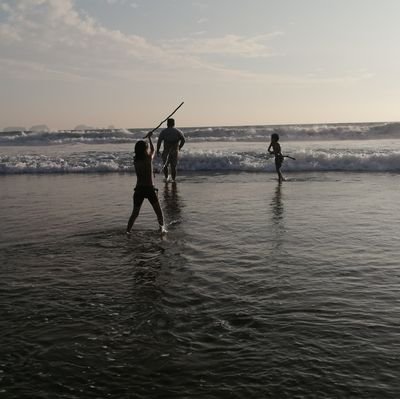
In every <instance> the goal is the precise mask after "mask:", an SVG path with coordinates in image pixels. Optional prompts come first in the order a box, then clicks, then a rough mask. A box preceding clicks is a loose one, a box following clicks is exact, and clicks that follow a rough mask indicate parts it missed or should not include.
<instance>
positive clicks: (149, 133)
mask: <svg viewBox="0 0 400 399" xmlns="http://www.w3.org/2000/svg"><path fill="white" fill-rule="evenodd" d="M183 104H184V102H183V101H182V102H181V103H180V104H179V105H178V106H177V107H176V108H175V109H174V111H173V112H172V113H171V114H169V115H168V116H167V117H166V118H165V119H164V120H162V121H161V122H160V124H159V125H158V126H157V127H155V128H154V129H153V130H151V131H150V132H148V133H147V134H146V136H144V137H143V138H144V139H147V138H148V137H150V136H151V135H152V134H153V133H154V132H155V131H156V130H157V129H158V128H159V127H160V126H161V125H162V124H163V123H164V122H165V121H166V120H168V119H169V118H171V116H172V115H173V114H174V113H175V112H176V111H178V109H179V108H180V107H182V105H183Z"/></svg>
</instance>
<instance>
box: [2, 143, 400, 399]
mask: <svg viewBox="0 0 400 399" xmlns="http://www.w3.org/2000/svg"><path fill="white" fill-rule="evenodd" d="M53 151H54V150H53ZM284 172H285V170H284ZM285 175H286V177H287V179H288V181H286V182H284V183H283V184H281V185H279V184H278V182H277V180H276V175H275V174H274V173H273V172H269V171H265V172H263V171H256V172H251V171H250V172H249V171H200V170H197V171H180V172H179V176H178V181H177V183H176V184H172V183H168V184H166V183H164V182H163V180H162V178H161V175H160V174H157V175H156V185H157V187H158V189H159V198H160V202H161V205H162V208H163V210H164V214H165V217H166V221H167V224H168V230H169V232H168V234H167V235H165V236H160V234H159V233H158V231H157V228H158V226H157V221H156V217H155V215H154V214H153V212H152V210H151V208H150V205H149V204H148V203H145V204H144V206H143V209H142V211H141V214H140V215H139V218H138V220H137V223H136V224H135V225H134V227H133V230H132V236H131V237H130V238H128V237H126V236H125V234H124V232H125V226H126V222H127V219H128V217H129V214H130V212H131V207H132V189H133V186H134V182H135V178H134V173H133V172H129V171H128V172H125V173H69V174H58V173H55V174H54V173H51V174H40V173H39V174H32V173H28V174H18V175H15V174H6V175H2V176H0V181H1V183H0V184H1V187H2V190H1V195H0V198H1V205H2V206H1V220H2V229H1V247H0V264H1V269H0V296H1V302H0V315H1V317H0V328H1V331H2V340H1V343H0V392H1V394H2V395H4V397H7V398H22V397H58V398H81V397H87V398H91V397H93V398H99V397H101V398H105V397H121V398H131V397H132V398H133V397H135V398H148V397H152V398H166V397H171V398H188V397H190V398H194V397H199V398H203V397H207V398H222V397H233V398H235V397H236V398H243V397H287V398H291V397H326V398H332V397H362V398H371V397H385V398H396V397H398V396H399V394H400V384H399V382H398V375H399V373H400V366H399V364H400V362H399V356H400V346H399V339H398V332H399V311H400V307H399V300H400V291H399V288H398V287H399V285H400V271H399V269H398V259H399V258H400V250H399V237H400V230H399V227H398V221H397V215H398V204H399V202H400V192H399V190H398V185H399V180H400V175H399V174H398V173H396V172H369V173H365V172H354V171H347V172H346V171H340V172H325V171H314V172H312V171H311V172H298V173H296V172H292V171H286V173H285Z"/></svg>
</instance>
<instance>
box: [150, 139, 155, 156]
mask: <svg viewBox="0 0 400 399" xmlns="http://www.w3.org/2000/svg"><path fill="white" fill-rule="evenodd" d="M149 144H150V156H151V157H152V158H153V157H154V144H153V140H152V139H151V135H150V136H149Z"/></svg>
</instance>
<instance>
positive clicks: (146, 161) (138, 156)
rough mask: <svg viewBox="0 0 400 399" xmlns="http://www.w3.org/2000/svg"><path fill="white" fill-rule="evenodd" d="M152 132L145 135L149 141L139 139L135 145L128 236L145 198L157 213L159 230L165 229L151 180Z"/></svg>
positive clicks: (164, 230)
mask: <svg viewBox="0 0 400 399" xmlns="http://www.w3.org/2000/svg"><path fill="white" fill-rule="evenodd" d="M152 134H153V133H152V132H150V133H149V134H148V135H147V136H146V137H147V138H148V140H149V142H148V143H146V141H144V140H139V141H138V142H137V143H136V145H135V157H134V161H133V162H134V165H135V171H136V177H137V182H136V187H135V191H134V194H133V211H132V214H131V216H130V218H129V221H128V225H127V227H126V234H127V235H128V236H129V235H130V233H131V229H132V226H133V224H134V223H135V220H136V218H137V217H138V216H139V212H140V208H141V206H142V204H143V201H144V199H145V198H147V199H148V200H149V202H150V204H151V206H152V207H153V209H154V212H155V214H156V215H157V220H158V224H159V225H160V232H161V233H166V232H167V230H166V228H165V226H164V215H163V213H162V210H161V206H160V202H159V200H158V196H157V191H158V190H157V189H156V188H155V187H154V182H153V158H154V153H155V151H154V145H153V142H152V140H151V136H152Z"/></svg>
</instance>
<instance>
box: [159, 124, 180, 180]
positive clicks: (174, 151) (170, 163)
mask: <svg viewBox="0 0 400 399" xmlns="http://www.w3.org/2000/svg"><path fill="white" fill-rule="evenodd" d="M162 143H164V147H163V153H162V160H163V172H164V176H165V179H166V181H173V182H174V181H175V179H176V167H177V165H178V152H179V151H180V150H181V149H182V147H183V146H184V145H185V136H184V135H183V133H182V132H181V131H180V130H178V129H176V128H175V120H174V119H172V118H168V120H167V128H166V129H164V130H163V131H162V132H161V133H160V135H159V136H158V141H157V155H160V148H161V144H162ZM169 170H170V172H171V174H170V175H169Z"/></svg>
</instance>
